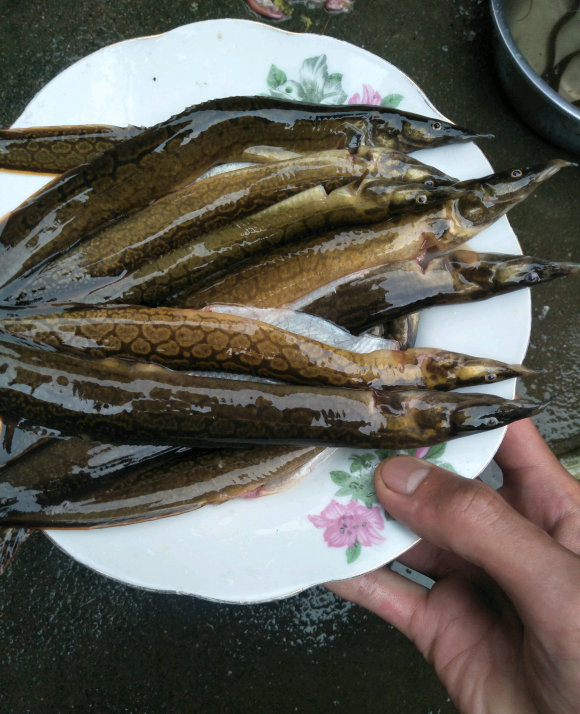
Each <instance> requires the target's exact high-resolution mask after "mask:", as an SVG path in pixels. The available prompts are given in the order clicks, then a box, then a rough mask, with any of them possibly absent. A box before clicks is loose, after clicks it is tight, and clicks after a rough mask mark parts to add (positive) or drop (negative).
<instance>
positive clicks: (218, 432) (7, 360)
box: [0, 337, 538, 449]
mask: <svg viewBox="0 0 580 714" xmlns="http://www.w3.org/2000/svg"><path fill="white" fill-rule="evenodd" d="M537 407H538V405H537V403H535V402H534V403H531V402H530V403H526V402H524V401H523V400H520V401H517V402H512V401H510V400H504V399H500V398H499V397H494V396H492V395H474V394H463V393H458V392H444V393H442V392H438V391H431V390H401V391H397V390H393V391H389V392H386V391H380V392H375V391H374V390H370V391H369V390H357V389H342V388H334V387H308V386H302V385H299V386H298V385H279V384H264V383H255V382H250V381H243V382H242V381H236V380H231V379H216V378H210V377H206V378H201V377H193V376H191V375H189V374H186V373H182V372H177V371H175V370H171V369H168V368H166V367H162V366H159V365H156V364H150V363H138V362H133V361H130V360H121V359H114V358H104V359H94V358H90V357H77V356H73V355H68V354H64V353H60V352H51V351H47V350H46V349H42V348H40V347H37V346H33V345H32V343H25V342H24V341H21V340H18V339H16V338H13V337H11V338H7V337H0V413H2V414H6V415H7V416H8V417H12V418H14V417H15V415H18V416H19V417H20V416H21V417H24V418H27V419H29V420H30V421H31V422H33V423H39V424H46V425H48V426H50V427H52V428H55V429H58V430H60V432H61V433H62V435H63V436H67V435H69V436H74V435H77V434H79V433H81V434H86V435H88V436H90V437H91V438H94V439H97V440H100V441H104V442H111V443H119V442H121V443H127V444H130V443H146V444H159V443H161V444H163V443H164V444H175V445H183V446H188V445H192V446H196V445H201V446H207V445H219V444H228V443H229V444H244V443H248V444H257V443H274V444H275V443H285V444H305V445H312V446H313V445H324V444H327V445H328V444H330V445H335V446H354V447H356V448H371V449H372V448H401V449H404V448H414V447H418V446H428V445H432V444H435V443H439V442H441V441H444V440H446V439H447V438H450V437H452V436H458V435H461V434H462V433H467V432H468V431H474V430H479V429H486V428H495V427H497V426H500V425H502V424H505V423H509V422H510V421H512V420H513V419H516V418H523V416H527V415H529V414H530V413H535V411H536V410H537ZM474 409H475V411H474ZM481 409H483V410H484V414H483V416H484V417H485V419H483V420H482V418H481V414H480V411H481ZM496 415H497V416H496Z"/></svg>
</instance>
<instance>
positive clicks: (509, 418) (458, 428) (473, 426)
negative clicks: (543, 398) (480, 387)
mask: <svg viewBox="0 0 580 714" xmlns="http://www.w3.org/2000/svg"><path fill="white" fill-rule="evenodd" d="M457 397H459V398H460V399H458V402H457V406H456V407H455V409H454V410H453V412H452V414H451V426H452V428H453V431H454V433H456V434H466V433H469V432H477V431H489V430H490V429H497V428H498V427H501V426H507V425H508V424H511V423H512V422H514V421H517V420H518V419H525V418H526V417H529V416H532V415H533V414H537V413H538V412H539V411H540V410H541V409H543V408H544V406H546V405H545V404H540V403H539V402H535V401H533V400H532V399H502V398H501V397H496V396H493V395H491V394H469V395H468V394H458V395H457Z"/></svg>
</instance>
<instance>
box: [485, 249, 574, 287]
mask: <svg viewBox="0 0 580 714" xmlns="http://www.w3.org/2000/svg"><path fill="white" fill-rule="evenodd" d="M494 268H495V269H494V271H493V280H494V285H497V286H500V287H502V288H510V287H513V288H520V287H525V286H526V285H529V286H532V285H539V284H540V283H546V282H548V281H549V280H554V279H555V278H560V277H564V276H566V275H572V274H577V273H580V263H568V262H557V261H552V260H544V259H542V258H534V257H532V256H529V255H519V256H513V257H509V258H508V259H507V260H499V261H498V262H497V264H496V265H495V266H494Z"/></svg>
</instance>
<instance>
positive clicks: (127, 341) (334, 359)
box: [0, 306, 519, 390]
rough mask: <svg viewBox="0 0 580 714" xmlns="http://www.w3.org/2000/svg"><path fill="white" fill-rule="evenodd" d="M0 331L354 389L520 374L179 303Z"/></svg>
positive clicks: (64, 346) (69, 313)
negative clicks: (355, 345) (356, 346)
mask: <svg viewBox="0 0 580 714" xmlns="http://www.w3.org/2000/svg"><path fill="white" fill-rule="evenodd" d="M0 331H3V332H5V333H7V334H11V335H14V336H16V337H20V338H24V339H27V340H32V341H34V342H37V343H40V344H44V345H46V346H48V347H52V348H54V349H55V350H65V351H69V352H71V353H74V354H78V355H81V356H82V355H86V356H90V357H95V358H97V357H126V358H130V359H134V360H144V361H148V362H155V363H157V364H162V365H166V366H168V367H171V368H173V369H183V370H185V369H190V370H209V371H211V370H213V371H226V372H235V373H239V374H249V375H253V376H259V377H266V378H271V379H272V378H273V379H278V380H282V381H284V382H289V383H296V384H322V385H330V386H337V387H349V388H368V387H373V388H376V389H384V388H396V389H404V388H417V389H421V388H426V389H443V390H448V389H453V388H455V387H458V386H466V385H470V384H483V383H489V382H490V381H498V380H500V379H507V378H509V377H514V376H517V375H518V374H519V372H517V371H516V368H513V367H510V366H509V365H505V364H503V363H501V362H497V361H495V360H490V359H482V358H475V357H471V356H469V355H462V354H459V353H455V352H449V351H445V350H435V349H426V348H423V349H407V350H375V351H373V352H370V353H362V354H361V353H357V352H351V351H349V350H345V349H339V348H335V347H332V346H330V345H327V344H324V343H322V342H319V341H317V340H314V339H309V338H307V337H303V336H300V335H296V334H294V333H292V332H288V331H287V330H284V329H281V328H279V327H273V326H272V325H269V324H267V323H265V322H261V321H259V320H255V319H247V318H244V317H238V316H235V315H228V314H227V313H218V312H205V311H197V310H179V309H176V308H145V307H115V306H108V307H100V308H73V309H66V310H64V311H63V312H61V313H56V314H52V315H51V314H46V315H42V314H37V313H36V312H32V311H30V312H29V313H28V315H27V314H26V313H24V314H22V315H19V316H18V317H8V318H3V317H2V314H1V313H0Z"/></svg>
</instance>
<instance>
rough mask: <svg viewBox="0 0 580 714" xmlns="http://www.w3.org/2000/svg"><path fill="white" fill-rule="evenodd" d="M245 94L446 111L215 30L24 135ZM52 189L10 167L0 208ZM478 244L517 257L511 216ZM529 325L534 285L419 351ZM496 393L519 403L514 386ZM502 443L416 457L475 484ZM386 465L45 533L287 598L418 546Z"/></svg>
mask: <svg viewBox="0 0 580 714" xmlns="http://www.w3.org/2000/svg"><path fill="white" fill-rule="evenodd" d="M427 89H428V88H427ZM236 94H248V95H250V94H268V95H275V96H284V97H291V98H294V99H303V100H306V101H314V102H322V103H336V104H339V103H346V102H348V101H349V100H351V101H353V102H367V103H381V102H383V103H387V104H391V105H395V106H398V107H400V108H401V109H405V110H408V111H413V112H418V113H422V114H429V115H433V116H440V114H439V113H438V112H437V110H436V109H435V108H434V107H433V106H432V105H431V104H430V103H429V101H428V99H427V98H426V97H425V95H424V94H423V93H422V91H421V90H420V89H419V88H418V87H417V86H416V85H415V84H414V83H413V82H412V81H411V80H410V79H409V78H408V77H406V76H405V75H404V74H402V73H401V72H400V71H399V70H398V69H397V68H396V67H394V66H393V65H391V64H389V63H387V62H385V61H384V60H382V59H379V58H378V57H376V56H374V55H371V54H369V53H368V52H366V51H364V50H362V49H359V48H357V47H354V46H352V45H349V44H346V43H344V42H341V41H338V40H335V39H332V38H329V37H319V36H315V35H292V34H289V33H286V32H283V31H279V30H276V29H273V28H270V27H266V26H264V25H260V24H257V23H252V22H247V21H243V20H214V21H208V22H202V23H198V24H194V25H188V26H185V27H181V28H177V29H176V30H173V31H171V32H169V33H167V34H165V35H160V36H157V37H148V38H143V39H136V40H132V41H128V42H123V43H120V44H117V45H112V46H110V47H107V48H105V49H103V50H100V51H99V52H96V53H95V54H93V55H90V56H88V57H86V58H85V59H83V60H81V61H79V62H78V63H76V64H75V65H73V66H72V67H70V68H69V69H67V70H66V71H65V72H63V73H62V74H60V75H59V76H58V77H56V78H55V79H54V80H53V81H52V82H50V83H49V84H48V85H47V86H46V87H45V88H44V89H43V90H42V91H41V92H40V93H39V94H38V95H37V96H36V97H35V98H34V99H33V101H32V102H31V103H30V105H29V106H28V107H27V109H26V110H25V112H24V113H23V114H22V116H21V117H20V118H19V119H18V120H17V122H16V123H15V126H33V125H40V124H44V125H48V124H66V123H68V124H75V123H76V124H82V123H109V124H116V125H126V124H143V125H148V124H153V123H155V122H157V121H161V120H163V119H165V118H166V117H168V116H170V115H171V114H174V113H176V112H179V111H181V110H182V109H184V108H185V107H186V106H188V105H192V104H196V103H198V102H202V101H205V100H207V99H211V98H214V97H220V96H228V95H236ZM450 118H451V119H453V117H450ZM473 128H474V129H476V130H480V131H485V127H473ZM417 155H418V156H419V157H420V158H422V159H423V160H425V161H426V162H427V163H429V164H433V165H436V166H438V167H439V168H441V169H442V170H444V171H446V172H447V173H449V174H450V175H452V176H457V177H458V178H460V179H466V178H470V177H476V176H482V175H485V174H487V173H490V171H491V167H490V165H489V163H488V161H487V159H486V158H485V156H484V155H483V153H482V152H481V151H480V149H479V148H478V147H476V146H475V145H474V144H466V145H461V146H452V147H448V148H440V149H433V150H428V151H422V152H417ZM42 183H43V180H42V179H41V178H39V177H34V176H31V175H14V174H9V173H8V172H2V173H0V211H2V212H3V211H7V210H10V209H11V208H14V207H15V206H17V205H18V203H19V202H20V201H22V200H24V198H26V197H27V196H29V195H30V194H31V193H32V192H33V191H34V190H36V189H37V188H39V187H40V185H42ZM470 245H472V246H473V247H474V248H476V249H481V250H484V249H485V250H489V251H498V252H500V251H501V252H508V253H509V252H511V253H519V252H521V251H520V248H519V245H518V241H517V239H516V236H515V235H514V233H513V231H512V229H511V228H510V226H509V224H508V222H507V220H506V219H505V218H504V219H501V220H500V221H498V222H497V223H496V224H494V225H493V226H491V227H490V228H488V229H486V230H485V231H483V232H482V233H481V234H480V235H479V236H478V237H477V238H476V239H474V240H472V241H471V242H470ZM529 331H530V299H529V293H528V291H527V290H525V291H521V292H519V293H513V294H510V295H505V296H499V297H494V298H492V299H491V300H489V301H486V302H485V303H479V304H472V305H459V306H456V307H439V308H432V309H430V310H428V311H426V312H425V313H424V315H423V317H422V320H421V326H420V330H419V335H418V343H417V344H418V345H422V346H430V347H441V348H447V349H451V350H457V351H461V352H467V353H471V354H476V355H479V356H482V357H491V358H494V359H501V360H504V361H506V362H521V361H522V359H523V357H524V354H525V351H526V348H527V344H528V336H529ZM479 391H484V388H480V389H479ZM485 391H490V392H494V393H496V394H499V395H501V396H504V397H512V396H513V393H514V383H513V381H510V382H504V383H501V384H497V385H493V386H488V387H485ZM502 436H503V430H496V431H494V432H488V433H485V434H478V435H475V436H470V437H466V438H463V439H460V440H457V441H454V442H451V443H448V444H443V445H440V446H437V447H433V448H432V449H431V450H430V451H429V453H425V451H426V450H423V451H422V452H421V453H419V454H418V455H419V456H422V457H424V458H429V459H431V460H433V461H436V462H437V463H440V464H442V465H444V466H446V467H448V468H453V469H454V470H456V471H457V472H459V473H462V474H463V475H465V476H468V477H474V476H476V475H477V474H478V473H479V472H480V471H481V470H482V469H483V468H484V467H485V466H486V464H487V463H488V462H489V461H490V460H491V458H492V457H493V455H494V453H495V451H496V449H497V447H498V446H499V443H500V441H501V438H502ZM383 455H384V454H381V453H378V452H366V451H358V452H357V451H351V450H349V449H338V450H336V451H334V452H333V453H331V454H330V455H329V456H328V458H327V459H326V460H325V461H324V462H323V463H321V464H319V465H318V466H317V467H316V469H315V470H314V471H313V472H312V474H311V475H310V476H309V478H307V479H306V480H304V481H303V482H301V483H300V484H299V485H298V486H296V487H295V488H294V489H292V490H290V491H286V492H284V493H281V494H278V495H275V496H270V497H267V498H262V499H246V500H237V501H232V502H230V503H226V504H223V505H220V506H206V507H205V508H203V509H201V510H199V511H196V512H193V513H191V514H186V515H182V516H176V517H173V518H167V519H162V520H159V521H155V522H151V523H143V524H138V525H132V526H123V527H117V528H108V529H101V530H93V531H68V532H67V531H51V532H50V537H51V538H52V539H53V540H54V542H55V543H57V544H58V545H59V546H60V547H61V548H63V549H64V550H65V551H66V552H67V553H69V554H70V555H71V556H72V557H74V558H76V559H77V560H79V561H81V562H82V563H84V564H86V565H88V566H89V567H91V568H94V569H95V570H97V571H99V572H102V573H104V574H106V575H109V576H111V577H114V578H117V579H119V580H122V581H124V582H127V583H130V584H133V585H137V586H142V587H146V588H153V589H158V590H165V591H173V592H182V593H189V594H193V595H198V596H201V597H206V598H211V599H215V600H222V601H228V602H258V601H264V600H270V599H275V598H279V597H284V596H287V595H290V594H292V593H295V592H298V591H299V590H301V589H304V588H306V587H309V586H311V585H314V584H317V583H322V582H325V581H327V580H333V579H343V578H348V577H352V576H354V575H358V574H361V573H363V572H366V571H368V570H372V569H374V568H376V567H378V566H380V565H381V564H383V563H386V562H389V561H391V560H393V559H394V558H396V557H397V556H398V555H400V554H401V553H402V552H403V551H404V550H406V549H407V548H408V547H410V545H411V544H412V543H413V542H414V541H415V540H416V538H415V536H414V534H412V533H410V532H409V531H407V530H406V529H405V528H402V527H401V526H399V525H398V524H397V523H395V522H394V521H392V520H390V519H389V518H388V516H387V515H386V514H384V512H383V511H382V510H381V509H380V507H379V506H378V505H377V503H376V501H375V499H374V494H373V491H372V475H373V469H374V466H375V465H376V463H377V462H378V460H379V459H380V458H381V457H382V456H383Z"/></svg>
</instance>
